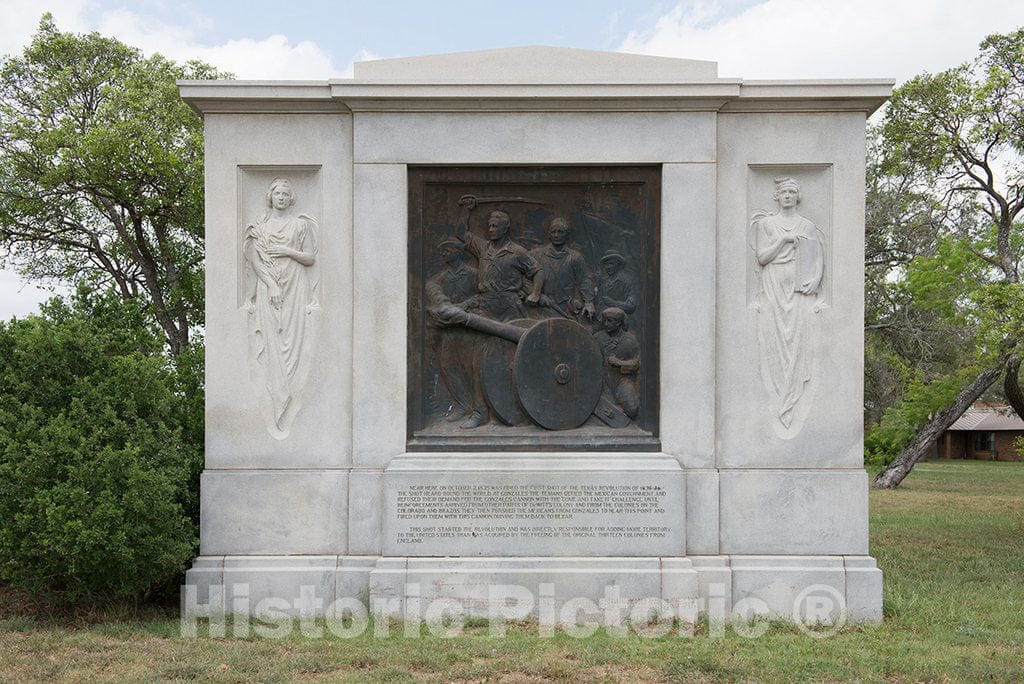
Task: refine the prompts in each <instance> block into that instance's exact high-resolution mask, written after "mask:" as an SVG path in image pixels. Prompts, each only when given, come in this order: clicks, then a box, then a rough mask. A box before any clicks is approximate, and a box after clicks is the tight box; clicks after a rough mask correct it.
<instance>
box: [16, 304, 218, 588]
mask: <svg viewBox="0 0 1024 684" xmlns="http://www.w3.org/2000/svg"><path fill="white" fill-rule="evenodd" d="M144 321H145V316H144V315H143V313H142V312H141V311H139V310H136V309H134V308H133V307H132V306H131V305H128V304H125V303H123V302H121V301H120V300H118V299H116V298H114V297H112V296H101V295H97V294H95V293H89V292H85V291H81V292H80V293H79V294H78V295H76V296H75V297H74V298H73V300H72V301H71V302H70V303H67V302H63V301H61V300H56V299H55V300H51V302H50V303H49V304H47V305H45V306H44V308H43V313H42V314H41V315H38V316H28V317H26V318H24V319H21V320H17V319H12V320H11V321H10V322H9V323H6V324H4V323H0V579H2V580H4V581H6V582H8V583H10V584H12V585H14V586H18V587H20V588H23V589H26V590H28V591H30V592H32V593H33V594H35V595H37V596H54V595H55V596H58V597H60V598H63V599H65V600H67V601H69V602H74V603H82V602H88V601H109V600H120V601H124V600H132V599H138V598H141V597H144V596H146V595H147V593H148V592H150V591H151V590H152V589H154V588H156V587H160V586H161V585H164V584H166V583H168V582H169V581H170V580H172V579H173V578H174V577H175V576H176V575H177V574H178V573H179V572H180V571H181V570H182V569H183V568H184V566H185V564H186V563H188V561H189V559H190V558H191V557H192V555H193V553H194V551H195V547H196V542H197V536H198V535H197V525H196V517H197V510H196V509H197V506H196V496H195V493H196V490H197V489H198V487H197V479H198V473H199V470H200V469H201V467H202V450H201V440H202V427H201V423H200V425H199V426H198V427H197V426H196V425H195V421H196V420H197V416H196V412H195V406H196V405H197V401H198V405H199V406H201V405H202V403H201V402H202V397H201V395H200V396H199V397H198V398H197V397H196V396H195V394H194V392H195V391H197V390H201V386H199V387H198V388H196V387H195V385H196V382H195V377H194V368H186V369H185V370H181V369H179V368H177V367H176V366H175V364H173V363H172V362H171V360H170V359H169V358H167V357H166V356H165V355H164V354H163V353H162V340H161V338H160V336H159V335H157V334H155V332H154V330H153V329H152V328H151V327H149V326H147V325H146V324H145V323H144ZM186 365H187V364H186ZM199 367H200V368H201V364H200V365H199ZM198 377H201V376H198ZM187 387H192V389H193V394H192V395H188V394H186V393H185V392H183V391H182V389H183V388H187ZM198 419H199V420H201V413H200V414H199V417H198Z"/></svg>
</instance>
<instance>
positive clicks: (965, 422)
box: [949, 406, 1024, 432]
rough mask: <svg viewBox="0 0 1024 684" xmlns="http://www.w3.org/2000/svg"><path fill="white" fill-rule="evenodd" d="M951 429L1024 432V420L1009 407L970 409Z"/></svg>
mask: <svg viewBox="0 0 1024 684" xmlns="http://www.w3.org/2000/svg"><path fill="white" fill-rule="evenodd" d="M949 429H950V430H964V431H966V430H975V431H984V432H1001V431H1004V430H1020V431H1022V432H1024V420H1021V419H1020V417H1019V416H1018V415H1017V414H1016V413H1014V412H1013V409H1011V408H1010V407H1008V406H1001V407H984V408H969V409H967V410H966V411H965V412H964V414H963V415H962V416H960V418H958V419H957V421H956V422H955V423H953V424H952V425H950V426H949Z"/></svg>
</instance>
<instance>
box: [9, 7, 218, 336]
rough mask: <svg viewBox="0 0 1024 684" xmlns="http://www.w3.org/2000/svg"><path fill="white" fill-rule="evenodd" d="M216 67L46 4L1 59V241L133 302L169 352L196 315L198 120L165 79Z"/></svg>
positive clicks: (41, 273)
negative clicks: (119, 36) (81, 22)
mask: <svg viewBox="0 0 1024 684" xmlns="http://www.w3.org/2000/svg"><path fill="white" fill-rule="evenodd" d="M218 77H223V74H219V73H218V72H217V71H216V70H215V69H213V68H212V67H210V66H208V65H205V64H202V63H199V62H189V63H187V64H185V65H176V64H174V63H173V62H171V61H169V60H167V59H165V58H163V57H161V56H160V55H154V56H152V57H148V58H147V57H144V56H143V55H142V53H141V52H139V51H138V50H136V49H135V48H132V47H129V46H127V45H124V44H122V43H120V42H118V41H117V40H114V39H111V38H104V37H102V36H100V35H99V34H96V33H91V34H88V35H74V34H71V33H61V32H60V31H58V30H57V28H56V26H55V25H54V22H53V18H52V17H51V16H50V15H49V14H46V15H44V16H43V18H42V21H41V22H40V24H39V30H38V32H37V33H36V35H35V36H34V38H33V40H32V42H31V44H30V45H29V46H28V47H27V48H25V50H24V53H23V54H22V55H21V56H18V57H10V58H6V59H4V60H3V62H2V64H0V245H2V246H3V247H4V248H5V249H6V250H7V262H9V263H12V264H14V265H16V266H17V267H18V268H19V269H20V271H21V272H22V273H23V274H24V275H26V276H28V277H32V278H37V279H44V280H57V281H64V282H71V283H77V282H83V281H88V282H91V283H92V284H93V285H95V286H98V287H109V288H112V289H113V290H114V291H115V292H116V293H117V294H118V295H119V296H120V297H121V298H122V299H125V300H138V301H141V302H143V303H145V305H146V307H147V311H148V313H149V314H150V315H152V317H153V318H154V320H155V321H156V322H157V323H158V325H159V326H160V329H161V330H162V331H163V334H164V336H165V338H166V342H167V345H168V349H169V351H170V353H171V354H172V355H174V356H178V355H179V354H181V353H182V352H184V351H185V350H186V348H187V347H188V343H189V340H190V335H191V333H192V330H193V329H194V328H195V326H196V325H197V324H201V322H202V317H203V282H202V281H203V232H204V226H203V201H202V200H203V165H202V163H203V143H202V122H201V121H200V120H199V118H198V117H197V116H196V115H195V114H194V113H193V112H192V111H191V110H190V109H189V108H188V107H187V106H186V105H185V103H184V102H182V100H181V99H180V98H179V97H178V92H177V87H176V85H175V79H179V78H190V79H206V78H218Z"/></svg>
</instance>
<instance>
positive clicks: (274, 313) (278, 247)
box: [242, 178, 319, 439]
mask: <svg viewBox="0 0 1024 684" xmlns="http://www.w3.org/2000/svg"><path fill="white" fill-rule="evenodd" d="M294 204H295V195H294V193H293V192H292V186H291V183H290V182H289V181H288V179H286V178H275V179H274V180H273V182H271V184H270V189H269V190H268V191H267V195H266V205H267V209H266V212H265V213H264V215H263V217H262V218H260V219H259V220H257V221H255V222H253V223H251V224H250V225H248V226H246V229H245V241H244V245H243V248H242V250H243V255H244V257H245V266H246V269H247V275H248V276H249V277H248V278H247V285H248V287H247V292H246V296H245V300H244V301H245V307H246V309H247V311H248V318H249V329H250V341H251V343H252V347H253V348H252V355H253V358H254V359H255V361H256V363H257V364H258V365H259V367H260V369H261V370H262V374H263V376H264V379H265V383H266V388H267V392H268V393H269V395H270V403H271V409H272V418H273V425H271V426H268V427H269V430H270V433H271V434H272V435H274V436H275V437H277V438H279V439H280V438H284V437H285V436H287V433H288V424H289V423H290V418H291V417H293V416H294V408H295V407H294V399H295V394H296V392H297V390H298V384H299V383H300V380H301V375H302V373H301V372H300V366H301V365H302V361H303V360H304V359H303V356H304V355H307V354H308V350H307V347H308V346H309V337H310V335H309V330H308V328H309V326H310V323H309V322H308V321H307V318H308V316H309V314H310V313H311V312H312V311H314V310H316V309H319V302H318V301H317V282H316V280H315V278H314V270H313V269H312V268H311V267H312V266H313V264H314V263H315V261H316V251H317V236H316V230H317V225H316V221H314V220H313V219H312V218H311V217H309V216H307V215H306V214H298V215H296V214H294V212H293V211H292V206H293V205H294ZM306 361H308V359H306ZM290 409H291V410H290Z"/></svg>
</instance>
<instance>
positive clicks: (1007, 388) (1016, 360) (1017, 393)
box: [1003, 354, 1024, 418]
mask: <svg viewBox="0 0 1024 684" xmlns="http://www.w3.org/2000/svg"><path fill="white" fill-rule="evenodd" d="M1020 362H1021V358H1020V356H1017V355H1016V354H1015V355H1014V356H1012V357H1010V360H1009V361H1007V362H1006V377H1005V378H1004V379H1003V393H1004V394H1005V395H1006V401H1007V402H1008V403H1009V404H1010V406H1011V407H1013V410H1014V411H1016V412H1017V415H1018V416H1020V417H1022V418H1024V391H1021V388H1020Z"/></svg>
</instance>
